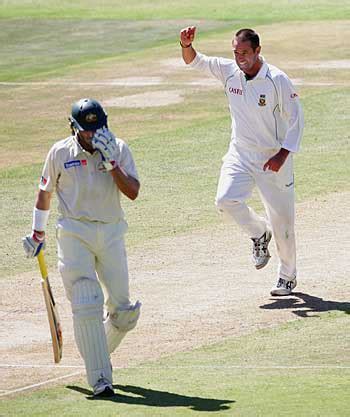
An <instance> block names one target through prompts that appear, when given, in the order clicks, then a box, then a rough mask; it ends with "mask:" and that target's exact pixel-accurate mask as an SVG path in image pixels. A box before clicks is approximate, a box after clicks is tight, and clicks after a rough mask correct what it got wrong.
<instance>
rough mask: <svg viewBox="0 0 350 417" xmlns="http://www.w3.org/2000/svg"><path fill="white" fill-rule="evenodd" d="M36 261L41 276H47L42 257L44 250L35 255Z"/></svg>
mask: <svg viewBox="0 0 350 417" xmlns="http://www.w3.org/2000/svg"><path fill="white" fill-rule="evenodd" d="M37 258H38V262H39V268H40V272H41V276H42V278H43V279H46V278H47V277H48V273H47V268H46V263H45V258H44V251H43V250H41V251H40V252H39V254H38V256H37Z"/></svg>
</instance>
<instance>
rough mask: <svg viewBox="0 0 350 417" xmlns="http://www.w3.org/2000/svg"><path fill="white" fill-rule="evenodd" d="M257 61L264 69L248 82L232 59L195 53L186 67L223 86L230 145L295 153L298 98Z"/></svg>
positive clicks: (299, 129)
mask: <svg viewBox="0 0 350 417" xmlns="http://www.w3.org/2000/svg"><path fill="white" fill-rule="evenodd" d="M260 58H261V59H262V60H263V65H262V67H261V68H260V71H259V73H258V74H257V75H256V76H255V77H254V78H253V79H252V80H249V81H247V80H246V78H245V76H244V73H243V72H242V71H241V70H240V69H239V67H238V66H237V64H236V62H235V61H234V60H231V59H224V58H216V57H208V56H206V55H203V54H201V53H199V52H197V55H196V57H195V59H194V60H193V61H192V62H191V63H190V64H189V66H190V67H192V68H195V69H199V70H203V71H206V72H209V73H210V74H212V75H214V77H216V78H217V79H219V80H220V81H221V82H222V83H223V85H224V88H225V93H226V95H227V97H228V100H229V107H230V112H231V120H232V125H231V127H232V135H231V143H232V144H237V145H238V146H240V147H243V148H246V149H249V150H253V151H257V152H265V151H266V152H269V151H270V150H273V149H276V150H279V149H280V148H281V147H283V148H285V149H288V150H289V151H291V152H297V151H298V150H299V146H300V141H301V137H302V131H303V127H304V120H303V112H302V109H301V106H300V103H299V98H298V95H297V93H296V92H295V90H294V87H293V85H292V83H291V81H290V80H289V78H288V77H287V75H286V74H285V73H284V72H282V71H281V70H279V69H278V68H276V67H274V66H272V65H269V64H267V63H266V62H265V60H264V59H263V58H262V57H260Z"/></svg>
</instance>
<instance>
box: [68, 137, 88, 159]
mask: <svg viewBox="0 0 350 417" xmlns="http://www.w3.org/2000/svg"><path fill="white" fill-rule="evenodd" d="M72 148H73V156H74V157H77V156H78V155H79V154H84V155H85V156H86V155H91V154H90V152H88V151H86V150H85V149H84V148H83V147H82V146H81V145H80V143H79V141H78V138H77V135H75V136H72Z"/></svg>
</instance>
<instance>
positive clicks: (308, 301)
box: [260, 292, 350, 317]
mask: <svg viewBox="0 0 350 417" xmlns="http://www.w3.org/2000/svg"><path fill="white" fill-rule="evenodd" d="M260 308H262V309H265V310H274V309H279V310H281V309H282V310H284V309H290V310H293V313H294V314H295V315H297V316H299V317H315V314H313V313H323V312H325V311H344V312H345V313H346V314H350V303H349V302H338V301H329V300H324V299H323V298H319V297H314V296H313V295H309V294H304V293H302V292H293V293H292V294H291V295H290V296H288V297H283V298H278V299H276V298H274V299H273V301H272V303H269V304H264V305H261V306H260Z"/></svg>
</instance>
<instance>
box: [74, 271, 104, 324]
mask: <svg viewBox="0 0 350 417" xmlns="http://www.w3.org/2000/svg"><path fill="white" fill-rule="evenodd" d="M103 304H104V296H103V292H102V289H101V285H100V284H99V282H98V281H97V280H93V279H89V278H80V279H78V280H77V281H76V282H75V283H74V284H73V287H72V313H73V316H78V317H85V318H88V317H96V315H99V314H101V317H102V315H103Z"/></svg>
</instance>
